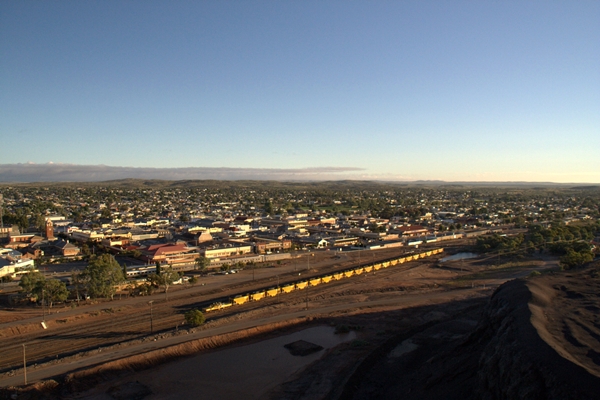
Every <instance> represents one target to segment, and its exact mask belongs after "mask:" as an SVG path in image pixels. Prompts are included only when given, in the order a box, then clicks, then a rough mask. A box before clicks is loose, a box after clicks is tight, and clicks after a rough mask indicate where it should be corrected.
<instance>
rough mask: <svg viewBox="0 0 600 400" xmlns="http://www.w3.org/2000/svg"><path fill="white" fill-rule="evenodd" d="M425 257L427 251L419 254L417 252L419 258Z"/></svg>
mask: <svg viewBox="0 0 600 400" xmlns="http://www.w3.org/2000/svg"><path fill="white" fill-rule="evenodd" d="M425 257H427V253H421V254H419V258H425Z"/></svg>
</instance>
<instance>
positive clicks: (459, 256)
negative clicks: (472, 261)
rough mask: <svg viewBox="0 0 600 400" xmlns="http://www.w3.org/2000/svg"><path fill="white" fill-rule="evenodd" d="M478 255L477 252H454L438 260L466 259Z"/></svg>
mask: <svg viewBox="0 0 600 400" xmlns="http://www.w3.org/2000/svg"><path fill="white" fill-rule="evenodd" d="M478 256H479V254H477V253H464V252H463V253H456V254H452V255H451V256H448V257H444V258H442V259H441V260H440V262H446V261H457V260H466V259H469V258H475V257H478Z"/></svg>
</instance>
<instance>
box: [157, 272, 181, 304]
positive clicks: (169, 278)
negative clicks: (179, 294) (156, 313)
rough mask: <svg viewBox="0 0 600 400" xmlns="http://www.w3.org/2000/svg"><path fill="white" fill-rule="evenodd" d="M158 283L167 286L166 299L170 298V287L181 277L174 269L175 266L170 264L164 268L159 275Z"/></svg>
mask: <svg viewBox="0 0 600 400" xmlns="http://www.w3.org/2000/svg"><path fill="white" fill-rule="evenodd" d="M157 276H158V281H157V282H158V285H159V286H162V287H164V288H165V299H167V300H168V299H169V287H170V286H171V285H172V284H173V282H175V281H176V280H178V279H179V278H181V275H179V273H178V272H176V271H173V267H171V266H169V268H166V269H164V270H163V271H162V272H161V273H160V275H158V274H157Z"/></svg>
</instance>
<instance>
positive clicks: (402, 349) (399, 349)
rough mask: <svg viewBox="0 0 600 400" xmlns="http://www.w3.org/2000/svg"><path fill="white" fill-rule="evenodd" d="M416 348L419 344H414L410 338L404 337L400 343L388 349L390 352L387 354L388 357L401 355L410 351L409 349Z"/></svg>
mask: <svg viewBox="0 0 600 400" xmlns="http://www.w3.org/2000/svg"><path fill="white" fill-rule="evenodd" d="M418 348H419V345H417V344H414V343H413V342H412V339H406V340H405V341H403V342H402V343H400V344H399V345H398V346H396V347H395V348H394V350H392V351H390V353H389V354H388V358H398V357H402V356H403V355H405V354H406V353H410V352H411V351H413V350H416V349H418Z"/></svg>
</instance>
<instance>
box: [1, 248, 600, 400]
mask: <svg viewBox="0 0 600 400" xmlns="http://www.w3.org/2000/svg"><path fill="white" fill-rule="evenodd" d="M390 256H391V255H390V254H378V255H377V256H376V257H381V258H387V257H390ZM345 257H346V258H345V259H339V258H334V256H333V255H321V259H320V260H316V262H315V263H314V266H313V268H311V273H312V274H317V273H322V272H325V271H329V270H331V269H339V268H344V267H348V266H349V265H352V263H356V262H357V261H358V260H357V259H356V255H354V258H353V257H352V256H345ZM363 257H364V255H363ZM369 261H370V260H369ZM555 267H556V261H555V260H551V259H543V260H518V261H514V260H513V261H511V262H508V260H494V259H491V260H483V259H473V260H469V261H461V262H448V263H444V264H439V263H438V261H437V260H436V259H423V260H419V261H415V262H412V263H408V264H405V265H403V266H400V267H392V268H388V269H386V270H380V271H377V272H376V273H374V274H373V273H370V274H368V275H362V276H359V277H354V278H350V279H346V280H341V281H338V282H331V283H329V284H322V285H319V286H317V287H314V288H310V289H308V290H305V291H298V292H294V293H290V294H288V295H282V296H278V297H276V298H273V299H268V300H262V301H260V302H256V303H250V304H247V305H243V306H239V307H235V308H233V307H232V309H229V310H227V311H221V312H216V313H214V314H209V322H208V323H207V324H206V325H205V326H204V327H203V328H202V329H187V328H185V327H181V326H178V327H177V328H175V326H176V325H178V324H179V323H180V322H181V320H182V312H184V311H186V310H187V309H189V308H190V307H192V306H194V305H197V304H201V303H202V302H205V301H210V299H214V298H217V297H222V296H229V295H233V294H235V293H241V292H247V291H250V290H252V289H253V288H259V287H265V286H269V285H273V283H274V282H275V280H276V279H277V275H279V278H278V279H279V281H280V283H283V282H285V281H286V280H292V279H297V274H298V270H299V268H298V265H292V264H289V265H288V266H284V267H283V268H282V269H280V270H279V271H267V270H264V271H260V272H258V270H257V271H255V275H257V276H256V280H255V281H251V278H252V277H251V274H252V272H250V271H244V272H243V273H242V274H239V276H238V277H235V279H236V281H234V282H227V283H226V284H223V282H224V280H221V281H220V283H219V282H216V283H215V282H207V283H208V284H207V285H205V286H203V287H195V288H188V289H179V290H177V291H173V292H172V293H169V300H168V301H165V300H164V294H161V295H155V296H154V306H153V308H154V309H153V318H154V321H153V322H154V329H155V332H158V333H155V334H153V335H149V332H148V328H149V327H148V325H149V321H148V319H149V315H148V304H147V301H148V300H149V299H148V298H142V299H139V298H138V299H131V298H130V299H127V300H121V301H114V302H110V303H103V304H95V305H89V306H82V307H79V308H77V309H74V310H71V309H69V310H64V312H62V313H60V314H58V315H55V314H53V315H52V316H51V317H46V319H47V322H48V325H49V329H48V330H47V331H44V330H43V329H41V327H39V317H36V318H37V320H31V319H27V318H24V319H20V320H17V319H16V318H13V319H12V320H11V318H10V315H13V314H14V313H16V312H12V311H7V312H6V313H2V314H1V315H3V316H4V318H5V320H7V321H10V322H5V323H3V324H1V325H0V346H1V348H2V349H3V350H2V353H3V354H2V357H1V359H0V363H2V364H1V365H0V368H2V369H0V372H2V375H0V385H2V386H4V387H6V388H7V389H6V390H5V391H4V392H2V393H3V394H4V395H7V396H8V395H9V394H11V393H14V392H19V393H20V394H21V395H22V396H28V395H32V396H33V395H34V394H35V393H39V391H40V390H41V391H43V392H45V393H46V395H48V396H50V397H57V398H58V397H60V398H97V399H111V398H148V399H159V398H160V399H162V398H188V395H191V394H193V393H196V394H197V395H196V396H194V398H239V395H240V393H243V394H244V398H274V399H275V398H290V399H292V398H314V399H317V398H319V399H320V398H350V397H352V398H378V396H379V398H390V397H389V395H390V394H393V393H394V390H397V389H399V388H400V387H402V393H403V394H404V397H406V396H407V395H408V398H411V396H410V394H409V393H411V391H414V393H415V396H414V398H423V397H420V395H419V394H418V393H421V394H427V392H426V391H425V392H422V390H423V388H427V387H431V388H432V390H433V391H431V392H429V394H435V393H437V392H435V390H437V389H435V388H440V387H442V386H440V385H442V383H443V382H446V383H448V381H454V382H460V379H459V380H457V379H454V380H448V379H446V380H444V379H443V378H440V379H441V380H438V381H435V380H434V381H431V382H429V383H428V384H427V385H424V386H423V385H421V386H418V387H417V386H415V385H416V383H418V382H419V379H420V378H419V376H421V375H419V374H420V373H421V372H423V371H422V365H424V364H425V363H426V362H428V363H429V365H430V367H429V368H433V367H435V368H434V369H436V371H437V372H436V373H437V374H439V375H440V377H443V376H444V373H445V372H444V371H446V369H445V368H447V367H448V364H447V363H446V362H441V361H440V362H441V364H440V365H437V364H435V357H434V356H435V355H439V354H440V353H443V352H451V351H453V349H455V348H456V346H458V345H459V344H460V345H465V343H467V342H469V340H471V341H472V340H474V339H473V332H474V331H477V330H479V331H481V329H483V328H481V326H480V325H481V316H482V313H483V312H484V309H486V304H488V300H489V297H490V295H491V294H492V293H493V291H494V290H495V289H496V288H497V287H498V286H499V285H500V284H502V283H503V282H505V281H506V280H509V279H513V278H519V277H526V276H527V275H528V274H529V273H530V272H531V271H532V270H546V269H551V268H555ZM286 268H287V269H286ZM293 269H296V270H297V271H294V270H293ZM273 270H275V269H273ZM257 272H258V274H257ZM302 273H303V276H302V277H305V276H306V275H307V273H306V271H302ZM286 274H287V275H286ZM556 275H557V276H558V275H560V276H562V275H561V274H556ZM553 277H554V275H552V276H550V275H545V276H543V277H541V278H536V279H530V280H527V284H528V285H534V283H535V285H541V283H540V284H538V283H537V282H542V281H543V280H544V279H550V278H553ZM220 278H229V276H227V277H220ZM574 279H575V281H577V279H576V278H574ZM587 282H588V284H589V282H590V280H588V281H587ZM573 284H574V283H573V282H571V285H573ZM552 285H556V283H552ZM564 286H565V287H566V288H567V289H560V288H559V289H555V288H554V286H552V287H553V289H552V293H554V292H556V293H558V295H554V297H551V301H562V300H565V299H570V298H569V296H571V297H573V294H572V292H575V293H580V294H581V293H584V292H582V291H581V290H579V289H577V290H572V289H569V287H570V286H568V285H564ZM531 287H532V288H533V287H534V286H531ZM540 287H542V286H540ZM545 287H547V286H543V287H542V288H541V289H540V288H538V287H537V286H536V287H535V288H534V289H532V292H535V290H538V291H539V292H541V293H547V292H548V290H550V289H544V288H545ZM593 290H594V288H593V287H591V288H588V292H585V293H584V296H586V297H585V298H586V301H587V302H588V303H586V305H585V306H581V307H580V308H578V310H579V311H580V314H577V316H574V314H569V317H568V318H567V315H566V314H560V315H558V314H556V315H554V314H552V315H551V317H550V318H554V320H555V321H565V320H568V322H566V324H567V325H564V324H565V323H564V322H560V323H559V322H557V323H556V324H554V325H552V324H549V325H548V326H547V328H546V331H547V332H548V335H549V336H548V337H552V338H556V337H558V336H559V335H558V333H560V334H561V335H562V336H561V337H562V338H563V342H564V341H565V340H566V344H565V343H563V342H557V343H559V344H555V345H554V347H553V348H556V349H560V351H563V352H564V354H568V355H570V356H571V357H572V358H573V359H570V360H569V362H571V363H574V364H577V365H579V366H581V368H583V369H584V370H586V371H589V373H590V374H592V375H593V374H594V373H596V374H597V373H598V369H597V368H598V362H597V357H598V354H599V353H598V351H600V350H599V347H598V342H597V339H598V337H600V335H598V331H597V330H598V325H599V324H598V321H597V320H594V319H593V318H592V319H586V318H587V317H584V316H582V314H583V313H582V311H587V312H588V313H589V311H593V310H592V309H591V307H595V306H596V307H597V304H598V299H597V298H595V299H594V298H592V297H593ZM595 290H596V292H595V293H596V295H597V294H598V293H599V291H598V290H597V288H596V289H595ZM569 293H571V295H569ZM575 297H577V296H575ZM307 300H308V310H306V305H307ZM565 301H566V300H565ZM531 304H534V302H532V303H531ZM565 304H566V303H565ZM565 304H562V303H561V306H560V309H561V310H562V309H563V308H564V309H566V307H567V306H566V305H565ZM488 307H489V306H488ZM545 307H547V306H545ZM586 307H587V308H586ZM532 310H533V311H532V313H533V314H535V313H536V312H537V311H536V310H534V309H532ZM551 310H552V312H562V311H561V310H557V307H554V306H553V307H551ZM35 311H38V310H35ZM10 313H13V314H10ZM61 314H62V315H61ZM538 314H539V312H538ZM546 314H547V315H550V314H548V311H546ZM592 314H594V313H593V312H592ZM541 315H544V312H543V311H542V314H541ZM596 315H597V314H596ZM569 318H570V319H569ZM540 321H541V319H540ZM532 322H533V325H535V324H536V323H537V322H536V320H535V318H533V319H532ZM557 324H558V325H557ZM594 324H596V325H594ZM565 326H567V327H568V329H565ZM336 327H337V328H338V331H340V330H341V331H344V332H345V331H349V332H350V334H352V335H353V336H352V339H350V340H346V341H343V340H342V341H341V342H339V340H340V339H339V335H336V334H333V333H332V332H330V333H329V334H328V335H329V336H330V337H328V338H324V337H318V338H317V339H314V338H313V339H312V342H311V339H310V338H309V340H308V341H309V342H311V343H315V344H317V345H320V346H323V347H324V350H321V351H320V352H318V353H315V354H314V355H312V356H308V357H313V358H310V359H307V358H303V357H299V358H298V357H297V356H296V357H295V356H291V355H287V356H285V357H291V358H289V361H287V362H286V363H285V365H286V366H289V367H290V368H289V369H284V368H282V366H281V364H278V362H277V360H278V359H279V357H284V355H283V354H286V353H273V354H275V355H273V356H272V357H271V359H269V357H268V356H267V357H266V358H264V359H261V357H260V355H261V354H265V355H266V354H268V353H269V352H268V351H267V350H266V349H271V348H272V349H276V351H277V352H279V351H281V352H285V351H286V350H285V349H284V348H283V344H286V343H289V341H286V343H278V342H276V340H277V339H278V338H282V337H287V336H289V335H296V336H294V337H295V338H300V339H303V340H307V339H305V338H304V337H303V336H302V335H304V334H303V333H302V332H306V331H307V329H308V328H310V329H313V328H314V329H330V330H332V329H334V328H336ZM536 328H538V329H537V330H538V331H541V330H542V329H541V328H539V327H538V326H536ZM594 329H595V330H594ZM564 332H570V334H568V335H566V334H564ZM215 335H217V336H215ZM569 335H570V336H569ZM596 335H597V336H596ZM542 336H543V335H542ZM567 337H568V339H564V338H567ZM332 338H333V339H335V340H338V342H336V341H335V340H334V341H333V342H332V343H334V344H332V345H323V344H321V343H318V341H319V340H322V341H323V343H325V342H327V340H333V339H332ZM268 340H271V342H267V341H268ZM274 340H275V341H274ZM286 340H287V339H286ZM544 340H546V341H547V342H550V340H549V339H548V338H547V337H544ZM555 340H557V339H555ZM594 340H596V342H594ZM284 341H285V340H284ZM290 341H292V340H290ZM23 343H25V344H26V345H27V351H28V354H30V355H28V357H30V358H29V360H30V361H28V370H27V372H28V380H29V382H38V383H35V384H33V385H31V384H30V385H29V386H28V387H25V388H23V387H21V388H17V387H15V385H19V384H22V383H23V370H22V349H23V347H22V344H23ZM261 343H262V344H261ZM265 343H269V344H268V345H267V346H266V347H264V346H265ZM227 345H228V346H227ZM222 346H226V347H222ZM232 346H233V347H232ZM261 346H263V347H261ZM478 346H479V347H477V348H478V350H477V351H480V350H481V348H483V347H484V346H483V345H482V344H479V345H478ZM482 346H483V347H482ZM5 349H6V350H5ZM252 349H254V350H252ZM256 349H262V350H260V351H257V350H256ZM586 349H587V350H586ZM30 350H31V352H30ZM273 351H275V350H273ZM556 351H557V352H559V350H556ZM198 352H200V353H198ZM253 352H254V353H253ZM55 353H56V354H55ZM463 353H464V354H471V353H472V354H476V351H473V352H471V353H469V352H468V351H465V352H463ZM244 354H254V356H251V357H250V356H247V355H246V356H244ZM56 356H58V357H56ZM425 356H429V357H428V358H427V359H423V358H424V357H425ZM432 357H433V363H432V361H431V358H432ZM463 358H465V360H464V361H465V363H464V365H465V366H469V365H471V364H473V363H475V361H473V360H471V361H468V360H467V358H468V357H466V356H464V357H463ZM236 359H237V360H239V362H238V363H234V364H232V365H234V366H235V368H233V367H232V368H231V370H230V371H228V372H226V373H225V376H224V377H223V379H222V381H221V384H219V385H215V384H212V385H211V384H210V383H211V382H214V381H215V379H216V378H215V376H223V374H224V373H223V372H219V373H218V374H217V375H214V374H213V375H211V371H212V368H210V367H209V368H208V369H206V368H207V365H209V366H213V365H214V366H216V365H229V364H230V363H231V360H236ZM381 360H387V361H386V362H383V363H382V362H381ZM428 360H429V361H428ZM440 360H441V359H440ZM594 360H595V361H594ZM280 361H281V360H279V362H280ZM34 363H35V364H38V365H37V366H34V365H33V364H34ZM436 365H437V366H436ZM490 365H491V364H490ZM432 366H433V367H432ZM472 366H473V365H472ZM387 367H389V368H387ZM236 368H237V369H236ZM381 368H383V370H382V369H381ZM386 368H387V370H388V375H386ZM477 370H478V369H477V368H474V369H473V371H477ZM398 371H406V372H408V371H413V375H414V376H413V378H414V379H413V380H412V381H411V380H409V379H408V378H407V379H397V376H398V375H397V372H398ZM594 371H595V372H594ZM390 372H393V373H394V375H393V376H394V379H391V378H390V379H384V378H381V379H379V378H376V377H385V376H390V377H391V376H392V375H389V373H390ZM436 373H433V376H435V375H436ZM454 373H456V369H455V372H454ZM427 374H429V378H428V379H429V380H431V376H432V375H431V371H429V373H424V375H423V376H425V375H427ZM409 375H410V374H405V375H404V376H409ZM463 375H464V378H465V379H464V381H465V382H467V381H469V379H470V380H477V381H478V382H479V380H481V379H483V378H481V377H478V376H477V374H475V375H474V374H473V373H471V374H470V375H469V374H468V373H465V374H463ZM423 376H421V378H423ZM241 377H243V379H241ZM259 377H269V379H268V380H267V381H260V380H258V382H264V383H262V384H257V379H259ZM596 377H597V376H596ZM49 378H54V379H52V380H48V379H49ZM467 378H468V379H467ZM421 383H422V382H421ZM398 385H400V386H398ZM457 385H458V383H457ZM419 387H420V388H421V389H419ZM473 387H475V386H473ZM209 388H210V390H208V389H209ZM203 389H204V390H205V391H204V393H205V395H204V396H201V395H200V393H203ZM457 393H458V394H459V393H461V391H460V390H458V391H457ZM481 393H484V392H481ZM481 393H479V394H481ZM178 394H179V396H178ZM463 394H464V395H467V397H462V398H468V397H469V395H472V396H474V395H475V393H467V392H464V390H463ZM1 395H2V394H0V396H1ZM425 397H427V396H425ZM0 398H1V397H0ZM20 398H25V397H20ZM391 398H394V396H391ZM456 398H461V397H456ZM490 398H493V397H490Z"/></svg>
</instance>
